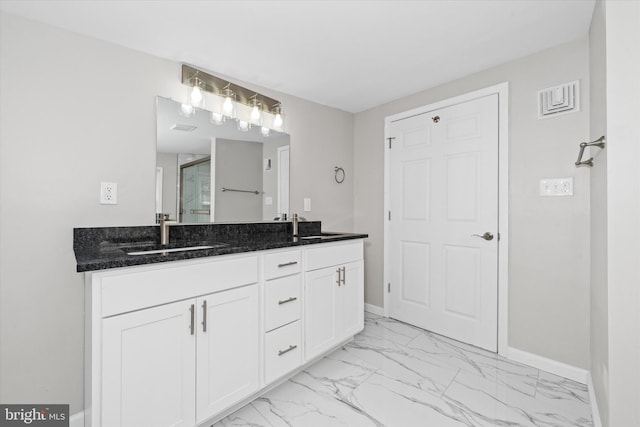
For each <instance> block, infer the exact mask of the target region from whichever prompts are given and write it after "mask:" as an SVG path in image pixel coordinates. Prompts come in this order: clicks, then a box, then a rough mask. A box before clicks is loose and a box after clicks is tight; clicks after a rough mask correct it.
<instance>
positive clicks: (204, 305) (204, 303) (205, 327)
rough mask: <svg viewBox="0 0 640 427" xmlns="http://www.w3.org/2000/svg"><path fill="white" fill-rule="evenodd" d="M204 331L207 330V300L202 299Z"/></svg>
mask: <svg viewBox="0 0 640 427" xmlns="http://www.w3.org/2000/svg"><path fill="white" fill-rule="evenodd" d="M202 332H207V300H204V301H202Z"/></svg>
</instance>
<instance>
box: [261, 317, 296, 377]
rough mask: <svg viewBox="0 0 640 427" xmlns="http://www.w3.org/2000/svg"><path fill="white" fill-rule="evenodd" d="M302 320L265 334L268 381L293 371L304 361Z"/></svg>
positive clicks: (266, 375)
mask: <svg viewBox="0 0 640 427" xmlns="http://www.w3.org/2000/svg"><path fill="white" fill-rule="evenodd" d="M300 333H301V331H300V322H299V321H298V322H294V323H290V324H288V325H286V326H283V327H281V328H279V329H276V330H274V331H271V332H268V333H267V334H266V336H265V341H264V342H265V344H264V346H265V351H264V364H265V370H264V376H265V381H266V383H270V382H271V381H273V380H276V379H278V378H279V377H281V376H283V375H285V374H287V373H288V372H291V371H292V370H294V369H296V368H297V367H298V366H300V364H301V363H302V357H301V356H302V349H301V348H300V345H301V342H302V340H301V338H300Z"/></svg>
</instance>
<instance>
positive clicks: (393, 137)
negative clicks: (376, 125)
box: [387, 136, 396, 149]
mask: <svg viewBox="0 0 640 427" xmlns="http://www.w3.org/2000/svg"><path fill="white" fill-rule="evenodd" d="M394 139H396V137H395V136H392V137H391V138H387V141H389V149H391V141H393V140H394Z"/></svg>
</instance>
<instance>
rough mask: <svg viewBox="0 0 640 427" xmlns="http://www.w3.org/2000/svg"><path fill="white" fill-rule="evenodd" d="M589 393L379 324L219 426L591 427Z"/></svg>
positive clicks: (388, 322) (447, 342) (393, 324)
mask: <svg viewBox="0 0 640 427" xmlns="http://www.w3.org/2000/svg"><path fill="white" fill-rule="evenodd" d="M592 425H593V424H592V421H591V407H590V404H589V394H588V390H587V387H586V386H585V385H583V384H580V383H577V382H574V381H571V380H568V379H565V378H562V377H559V376H556V375H553V374H550V373H546V372H543V371H540V370H538V369H536V368H532V367H530V366H526V365H522V364H519V363H516V362H512V361H509V360H507V359H504V358H502V357H500V356H498V355H497V354H494V353H490V352H487V351H484V350H481V349H478V348H476V347H473V346H470V345H467V344H463V343H460V342H457V341H454V340H451V339H448V338H445V337H443V336H440V335H437V334H434V333H431V332H428V331H425V330H422V329H419V328H416V327H413V326H410V325H407V324H405V323H401V322H398V321H395V320H392V319H387V318H384V317H379V316H376V315H373V314H370V313H366V315H365V328H364V331H362V332H361V333H360V334H358V335H357V336H356V337H355V339H354V340H353V341H352V342H350V343H349V344H347V345H345V346H344V347H343V348H341V349H339V350H336V351H335V352H333V353H331V354H329V355H328V356H326V357H325V358H323V359H322V360H320V361H319V362H318V363H316V364H314V365H312V366H310V367H309V368H308V369H307V370H305V371H303V372H301V373H300V374H298V375H296V376H295V377H293V378H291V379H290V380H289V381H287V382H285V383H283V384H282V385H280V386H278V387H277V388H275V389H273V390H271V391H269V392H267V393H266V394H265V395H263V396H262V397H259V398H258V399H256V400H254V401H253V402H251V403H250V404H248V405H246V406H244V407H243V408H241V409H240V410H238V411H236V412H235V413H233V414H231V415H230V416H228V417H227V418H225V419H223V420H221V421H219V422H218V423H216V424H214V427H229V426H251V427H281V426H284V427H331V426H345V427H359V426H376V427H383V426H385V427H449V426H452V427H453V426H474V427H475V426H482V427H484V426H509V427H516V426H545V427H547V426H548V427H565V426H580V427H586V426H592Z"/></svg>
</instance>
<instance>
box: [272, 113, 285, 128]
mask: <svg viewBox="0 0 640 427" xmlns="http://www.w3.org/2000/svg"><path fill="white" fill-rule="evenodd" d="M282 124H283V121H282V114H280V113H278V114H276V117H275V118H274V119H273V128H274V129H275V130H277V131H282Z"/></svg>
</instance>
